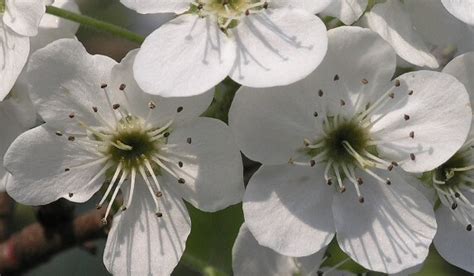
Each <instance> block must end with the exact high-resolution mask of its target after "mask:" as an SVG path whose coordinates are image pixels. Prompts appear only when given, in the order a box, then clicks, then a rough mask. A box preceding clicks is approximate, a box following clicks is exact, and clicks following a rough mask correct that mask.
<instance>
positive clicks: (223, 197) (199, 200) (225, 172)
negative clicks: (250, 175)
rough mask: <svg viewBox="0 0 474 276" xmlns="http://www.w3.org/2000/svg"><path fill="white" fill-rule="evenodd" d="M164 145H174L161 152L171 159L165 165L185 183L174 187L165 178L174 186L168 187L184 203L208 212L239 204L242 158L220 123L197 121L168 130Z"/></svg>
mask: <svg viewBox="0 0 474 276" xmlns="http://www.w3.org/2000/svg"><path fill="white" fill-rule="evenodd" d="M189 142H191V143H189ZM168 144H171V145H177V146H176V147H174V148H171V149H169V150H167V151H166V152H165V153H164V155H165V156H167V157H169V158H170V159H172V160H173V162H172V163H169V164H168V166H169V167H170V168H171V169H172V170H173V171H175V172H176V174H177V175H178V176H179V177H181V178H183V179H184V180H185V181H186V182H185V183H184V184H178V183H177V179H175V178H173V177H171V175H167V178H168V182H171V183H175V184H174V185H172V186H174V187H175V188H176V190H177V193H178V194H179V195H181V196H182V197H183V198H184V199H185V200H187V201H189V202H190V203H191V204H193V205H194V206H195V207H197V208H199V209H201V210H204V211H208V212H215V211H218V210H221V209H224V208H225V207H227V206H229V205H232V204H236V203H238V202H241V201H242V197H243V193H244V184H243V176H242V175H243V173H242V171H243V168H242V158H241V155H240V152H239V149H238V147H237V145H236V143H235V141H234V138H233V137H232V135H231V131H230V129H229V128H228V127H227V126H226V125H225V124H224V123H222V122H221V121H218V120H215V119H211V118H198V119H196V120H194V121H192V122H190V123H189V124H188V125H186V126H184V125H183V126H180V127H177V128H176V129H175V130H174V131H172V132H171V135H170V136H169V138H168ZM167 152H169V153H170V154H169V156H168V155H167V154H166V153H167ZM180 161H181V162H182V168H180V167H179V165H178V164H179V162H180Z"/></svg>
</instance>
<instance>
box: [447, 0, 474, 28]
mask: <svg viewBox="0 0 474 276" xmlns="http://www.w3.org/2000/svg"><path fill="white" fill-rule="evenodd" d="M441 2H442V3H443V5H444V7H445V8H446V9H447V10H448V11H449V12H450V13H451V14H452V15H454V16H455V17H456V18H458V19H460V20H462V21H464V22H466V23H467V24H470V25H474V0H441Z"/></svg>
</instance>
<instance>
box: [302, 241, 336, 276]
mask: <svg viewBox="0 0 474 276" xmlns="http://www.w3.org/2000/svg"><path fill="white" fill-rule="evenodd" d="M325 254H326V248H323V249H321V250H319V251H318V252H316V253H314V254H313V255H309V256H307V257H300V258H295V259H296V261H297V262H298V264H299V266H300V270H301V273H302V275H308V276H316V275H318V271H319V267H320V266H321V264H322V263H323V258H324V255H325ZM336 271H337V270H336ZM328 275H331V274H328ZM338 275H339V276H344V274H342V275H341V274H338Z"/></svg>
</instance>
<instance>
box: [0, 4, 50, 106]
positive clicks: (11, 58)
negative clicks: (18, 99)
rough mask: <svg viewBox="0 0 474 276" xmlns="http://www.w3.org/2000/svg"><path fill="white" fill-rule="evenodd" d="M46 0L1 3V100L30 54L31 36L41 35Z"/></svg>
mask: <svg viewBox="0 0 474 276" xmlns="http://www.w3.org/2000/svg"><path fill="white" fill-rule="evenodd" d="M45 4H46V1H45V0H0V18H1V20H0V44H1V45H0V83H1V85H0V100H3V99H4V98H5V97H6V96H7V94H8V93H9V92H10V90H11V89H12V87H13V85H14V84H15V81H16V79H17V78H18V76H19V75H20V73H21V71H22V69H23V66H25V63H26V60H27V58H28V54H29V51H30V50H29V49H30V48H29V41H28V37H30V36H35V35H36V34H37V33H38V25H39V23H40V20H41V17H42V16H43V14H44V12H45Z"/></svg>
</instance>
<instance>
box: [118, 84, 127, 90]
mask: <svg viewBox="0 0 474 276" xmlns="http://www.w3.org/2000/svg"><path fill="white" fill-rule="evenodd" d="M126 87H127V86H126V85H125V83H122V84H121V85H120V86H119V90H120V91H123V90H125V88H126Z"/></svg>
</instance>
